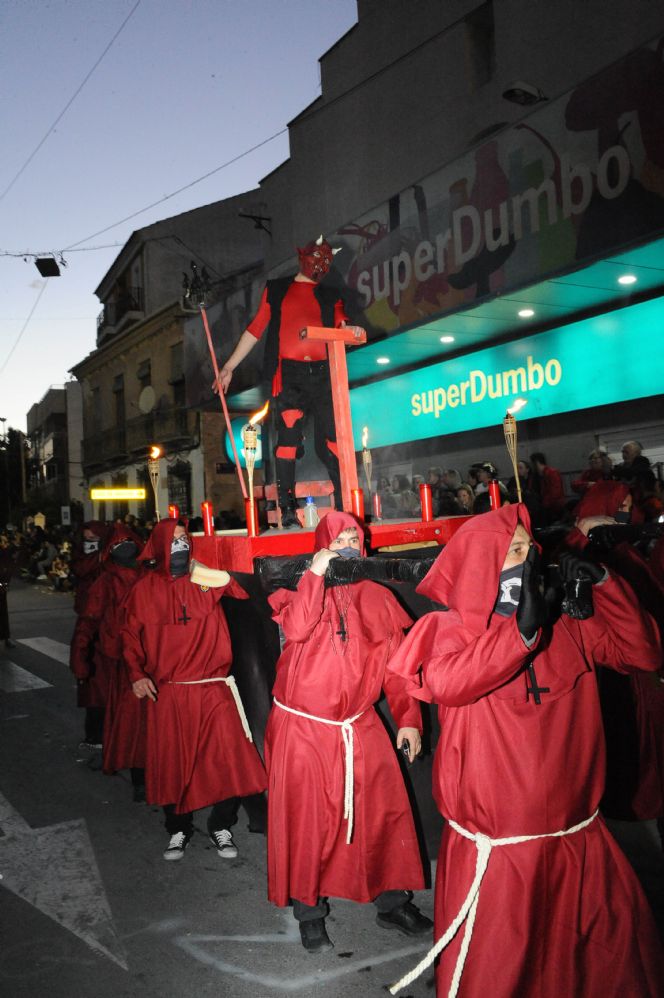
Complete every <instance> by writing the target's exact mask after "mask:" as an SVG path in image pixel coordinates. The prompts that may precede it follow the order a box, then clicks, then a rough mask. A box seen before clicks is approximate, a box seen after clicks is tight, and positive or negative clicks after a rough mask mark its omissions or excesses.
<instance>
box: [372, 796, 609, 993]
mask: <svg viewBox="0 0 664 998" xmlns="http://www.w3.org/2000/svg"><path fill="white" fill-rule="evenodd" d="M597 813H598V812H597V811H595V813H594V814H592V815H591V816H590V817H589V818H586V819H585V820H584V821H581V822H579V824H578V825H573V826H572V828H564V829H563V830H562V831H560V832H544V833H543V834H542V835H514V836H512V837H510V838H507V839H490V838H489V836H488V835H483V834H482V832H469V831H468V830H467V829H465V828H462V827H461V825H457V823H456V821H452V820H450V821H449V822H448V824H449V825H450V826H451V827H452V828H453V829H454V831H455V832H458V833H459V835H463V836H464V838H466V839H470V840H471V842H474V843H475V845H476V847H477V863H476V865H475V878H474V880H473V882H472V884H471V885H470V890H469V891H468V894H467V896H466V900H465V901H464V902H463V904H462V905H461V909H460V911H459V914H458V915H457V917H456V918H455V919H454V921H453V922H452V923H451V924H450V926H449V928H448V929H447V931H446V932H445V933H444V934H443V935H442V936H441V937H440V939H439V940H438V942H437V943H435V944H434V946H432V948H431V949H430V950H429V952H428V953H427V955H426V956H425V957H424V959H423V960H421V961H420V963H418V965H417V966H416V967H413V969H412V970H410V971H409V972H408V973H407V974H405V975H404V976H403V977H402V978H401V980H400V981H397V982H396V984H393V985H392V986H391V987H390V994H393V995H395V994H396V993H397V991H400V990H401V989H402V988H405V987H406V985H408V984H411V983H412V982H413V981H414V980H415V979H416V978H417V977H419V976H420V974H421V973H422V972H423V971H424V970H426V969H427V967H430V966H431V964H432V963H433V961H434V960H435V959H436V957H437V956H438V954H439V953H441V952H442V951H443V950H444V949H445V947H446V946H447V944H448V943H450V942H451V941H452V939H453V938H454V936H455V935H456V934H457V932H458V930H459V928H460V927H461V926H462V925H463V923H464V922H466V926H465V929H464V934H463V939H462V941H461V949H460V951H459V956H458V958H457V962H456V967H455V968H454V975H453V976H452V983H451V985H450V990H449V992H448V998H455V996H456V993H457V991H458V990H459V984H460V983H461V975H462V973H463V968H464V964H465V962H466V955H467V953H468V947H469V946H470V940H471V938H472V935H473V926H474V925H475V916H476V914H477V905H478V902H479V897H480V886H481V883H482V878H483V877H484V874H485V873H486V869H487V866H488V865H489V857H490V856H491V850H492V849H493V848H494V846H513V845H519V844H520V843H521V842H533V841H534V840H535V839H555V838H561V837H562V836H563V835H574V833H575V832H580V831H581V829H583V828H587V827H588V825H589V824H590V823H591V822H593V821H594V820H595V818H596V817H597Z"/></svg>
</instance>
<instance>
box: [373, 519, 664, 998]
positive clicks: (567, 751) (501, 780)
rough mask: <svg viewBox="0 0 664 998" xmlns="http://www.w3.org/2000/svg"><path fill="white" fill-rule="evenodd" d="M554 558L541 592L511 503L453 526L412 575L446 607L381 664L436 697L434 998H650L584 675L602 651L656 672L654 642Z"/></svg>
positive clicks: (591, 679)
mask: <svg viewBox="0 0 664 998" xmlns="http://www.w3.org/2000/svg"><path fill="white" fill-rule="evenodd" d="M558 561H559V566H558V570H557V571H558V579H557V582H556V585H549V586H545V585H544V584H543V581H542V571H541V566H540V552H539V549H538V546H537V544H536V543H535V542H534V540H533V538H532V536H531V530H530V518H529V514H528V510H527V509H526V507H525V506H524V505H523V504H522V503H519V504H515V505H511V506H503V507H501V508H500V509H498V510H494V511H492V512H489V513H486V514H485V515H484V516H480V517H475V518H473V519H472V520H470V521H468V522H466V523H464V524H463V526H462V527H461V528H460V529H459V530H458V531H457V532H456V533H455V535H454V536H453V537H452V539H451V541H450V542H449V544H447V546H446V547H445V548H444V549H443V551H442V552H441V554H440V555H439V557H438V558H437V560H436V562H435V563H434V565H433V566H432V568H431V570H430V571H429V573H428V575H427V576H426V578H425V579H424V580H423V582H422V583H421V584H420V585H419V586H418V592H420V593H421V594H423V595H425V596H428V597H429V598H431V599H432V600H435V601H437V602H438V603H440V604H443V607H444V608H445V610H446V612H445V611H443V612H441V611H440V610H438V611H435V612H431V613H428V614H426V615H425V616H424V617H422V618H421V619H420V620H419V621H418V622H417V624H416V625H415V627H414V628H413V629H412V630H411V632H410V633H409V634H408V636H407V637H406V639H405V641H404V642H403V644H402V645H401V647H400V648H399V649H398V651H397V652H396V654H395V656H394V657H393V658H392V660H391V661H390V669H391V670H392V671H393V672H397V673H399V674H401V675H403V676H404V677H409V678H410V682H411V686H410V691H411V695H413V696H414V697H416V698H417V699H420V700H426V701H430V702H433V703H437V704H438V712H439V721H440V731H441V734H440V740H439V743H438V747H437V750H436V760H435V763H434V775H433V783H434V795H435V798H436V802H437V804H438V806H439V808H440V811H441V812H442V814H443V816H444V817H445V819H446V827H445V829H444V831H443V836H442V841H441V847H440V854H439V859H438V866H437V875H436V892H435V938H436V940H437V943H436V945H435V946H434V949H433V950H432V951H431V953H430V954H429V957H428V959H429V962H431V961H432V960H433V959H434V958H435V956H436V955H437V954H438V953H440V954H441V955H440V960H439V962H438V966H437V970H436V993H437V995H439V996H441V998H442V996H443V995H448V993H449V994H457V993H458V995H459V998H463V996H466V998H468V996H475V995H480V994H490V995H491V996H492V998H513V996H514V995H519V996H520V998H521V996H523V998H534V996H535V995H536V996H537V998H559V996H560V995H580V994H583V995H584V998H637V996H639V998H644V996H652V998H655V996H656V995H660V994H661V993H662V976H661V973H662V970H661V963H660V960H661V954H660V947H659V942H658V938H657V931H656V928H655V924H654V921H653V918H652V915H651V913H650V911H649V909H648V905H647V902H646V900H645V897H644V895H643V893H642V891H641V888H640V886H639V884H638V881H637V879H636V876H635V874H634V872H633V871H632V869H631V867H630V866H629V864H628V862H627V860H626V859H625V857H624V855H623V854H622V852H621V851H620V849H619V848H618V846H617V844H616V843H615V841H614V840H613V838H612V837H611V835H610V833H609V832H608V830H607V828H606V826H605V824H604V821H603V819H602V817H601V816H600V814H599V813H598V808H599V802H600V799H601V796H602V791H603V788H604V758H605V750H604V739H603V733H602V719H601V714H600V708H599V698H598V692H597V682H596V678H595V668H596V665H597V664H598V663H602V664H604V665H608V666H610V667H611V668H613V669H617V670H619V671H627V670H631V669H643V670H650V671H655V670H656V669H657V668H658V667H659V663H660V655H661V649H660V644H659V637H658V633H657V629H656V627H655V624H654V621H653V620H652V618H651V617H650V616H649V614H647V613H646V612H645V611H644V610H642V609H641V607H640V606H639V603H638V601H637V599H636V597H635V595H634V593H633V592H632V590H631V589H630V588H629V587H628V586H627V585H626V584H625V583H624V582H622V581H621V580H620V579H619V578H618V577H616V576H614V575H613V573H611V572H610V571H608V570H607V569H606V568H605V566H604V565H602V564H601V563H595V562H590V561H587V560H586V559H585V558H583V556H582V555H578V554H574V553H572V552H564V553H562V554H561V555H560V557H559V559H558ZM580 582H583V583H585V584H587V586H588V588H589V593H586V594H585V599H582V600H581V601H579V599H578V598H577V597H578V595H579V583H580ZM425 965H427V964H426V960H425V961H422V964H421V965H420V967H419V968H417V969H421V970H423V969H424V966H425ZM414 973H415V971H413V974H414ZM412 976H413V975H412V974H411V975H407V977H406V978H404V979H403V981H402V982H399V984H396V985H394V986H393V988H392V993H396V991H397V989H398V988H399V987H400V986H401V985H402V984H403V985H405V984H406V983H407V982H408V983H409V981H410V980H411V979H412Z"/></svg>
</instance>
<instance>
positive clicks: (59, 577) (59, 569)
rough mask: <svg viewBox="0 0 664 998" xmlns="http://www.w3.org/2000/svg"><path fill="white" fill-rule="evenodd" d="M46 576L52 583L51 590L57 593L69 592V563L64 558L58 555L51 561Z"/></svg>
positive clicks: (70, 586)
mask: <svg viewBox="0 0 664 998" xmlns="http://www.w3.org/2000/svg"><path fill="white" fill-rule="evenodd" d="M48 575H49V578H50V580H51V582H52V583H53V589H55V590H56V591H57V592H62V593H65V592H69V591H70V590H71V588H72V585H71V582H70V579H69V562H68V560H67V558H66V557H63V556H62V555H58V557H57V558H54V559H53V564H52V565H51V567H50V568H49V570H48Z"/></svg>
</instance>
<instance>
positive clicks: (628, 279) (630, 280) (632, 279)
mask: <svg viewBox="0 0 664 998" xmlns="http://www.w3.org/2000/svg"><path fill="white" fill-rule="evenodd" d="M618 284H636V276H635V275H634V274H623V275H622V277H619V278H618Z"/></svg>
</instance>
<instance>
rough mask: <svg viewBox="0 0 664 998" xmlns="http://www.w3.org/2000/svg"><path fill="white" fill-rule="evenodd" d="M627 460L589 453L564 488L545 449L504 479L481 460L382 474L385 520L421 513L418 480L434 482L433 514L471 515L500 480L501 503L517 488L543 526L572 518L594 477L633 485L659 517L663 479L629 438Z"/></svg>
mask: <svg viewBox="0 0 664 998" xmlns="http://www.w3.org/2000/svg"><path fill="white" fill-rule="evenodd" d="M622 457H623V460H622V462H621V463H620V464H616V465H615V466H614V465H613V462H612V461H611V458H610V457H609V455H608V453H607V452H606V450H604V448H601V447H598V448H595V449H594V450H592V451H591V452H590V454H589V455H588V467H587V468H586V469H585V470H584V471H582V472H581V473H580V474H579V475H578V477H576V478H574V479H572V481H571V482H570V489H571V491H569V492H566V490H565V486H564V482H563V476H562V474H561V472H560V471H559V470H558V469H557V468H553V467H551V466H550V465H549V464H548V463H547V459H546V455H545V454H543V453H542V452H541V451H535V452H533V453H532V454H531V455H530V457H529V459H528V460H525V459H522V460H520V461H519V462H518V463H517V475H514V474H512V475H511V476H510V477H509V478H507V479H506V481H503V480H502V479H501V477H500V472H499V469H498V468H497V467H496V465H495V464H493V463H492V462H491V461H478V462H475V463H473V464H471V465H470V467H469V468H467V469H466V473H465V475H462V473H461V471H460V470H459V469H457V468H442V467H440V466H432V467H430V468H428V469H427V471H426V474H425V475H421V474H414V475H413V477H412V480H411V479H409V478H408V476H407V475H405V474H402V473H398V474H394V475H392V477H389V476H386V475H383V476H381V477H379V479H378V481H377V483H376V487H377V491H378V495H379V496H380V501H381V510H382V517H383V519H388V520H394V519H400V518H404V519H408V518H413V517H419V516H420V496H419V487H418V486H419V484H420V483H421V482H426V483H427V484H428V485H430V486H431V500H432V508H433V515H434V516H468V514H470V513H484V512H487V510H489V509H490V508H491V504H490V498H489V483H490V482H491V481H494V482H497V484H498V488H499V490H500V494H501V499H502V504H505V503H508V502H510V503H514V502H518V499H519V493H520V495H521V497H522V499H523V501H524V502H525V504H526V506H527V507H528V510H529V512H530V515H531V519H532V522H533V524H534V525H535V526H539V527H545V526H549V525H551V524H553V523H558V522H561V521H566V520H569V519H571V518H573V510H574V507H575V506H576V505H577V503H578V502H579V499H580V498H582V497H583V496H584V495H586V494H587V493H588V491H589V490H590V489H591V488H592V487H593V485H594V484H595V483H596V482H600V481H611V480H617V481H621V482H625V483H626V484H628V485H629V486H630V490H631V493H632V495H633V497H634V507H635V510H636V511H637V515H638V516H639V518H640V519H641V520H645V521H651V520H656V519H657V518H658V517H659V516H661V515H662V514H664V480H663V479H662V477H661V467H660V468H659V469H658V470H659V475H657V474H655V470H656V469H654V468H653V467H651V464H650V461H649V459H648V458H647V457H646V456H645V455H644V454H643V448H642V447H641V445H640V444H639V443H638V441H636V440H629V441H627V443H625V444H624V445H623V448H622Z"/></svg>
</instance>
